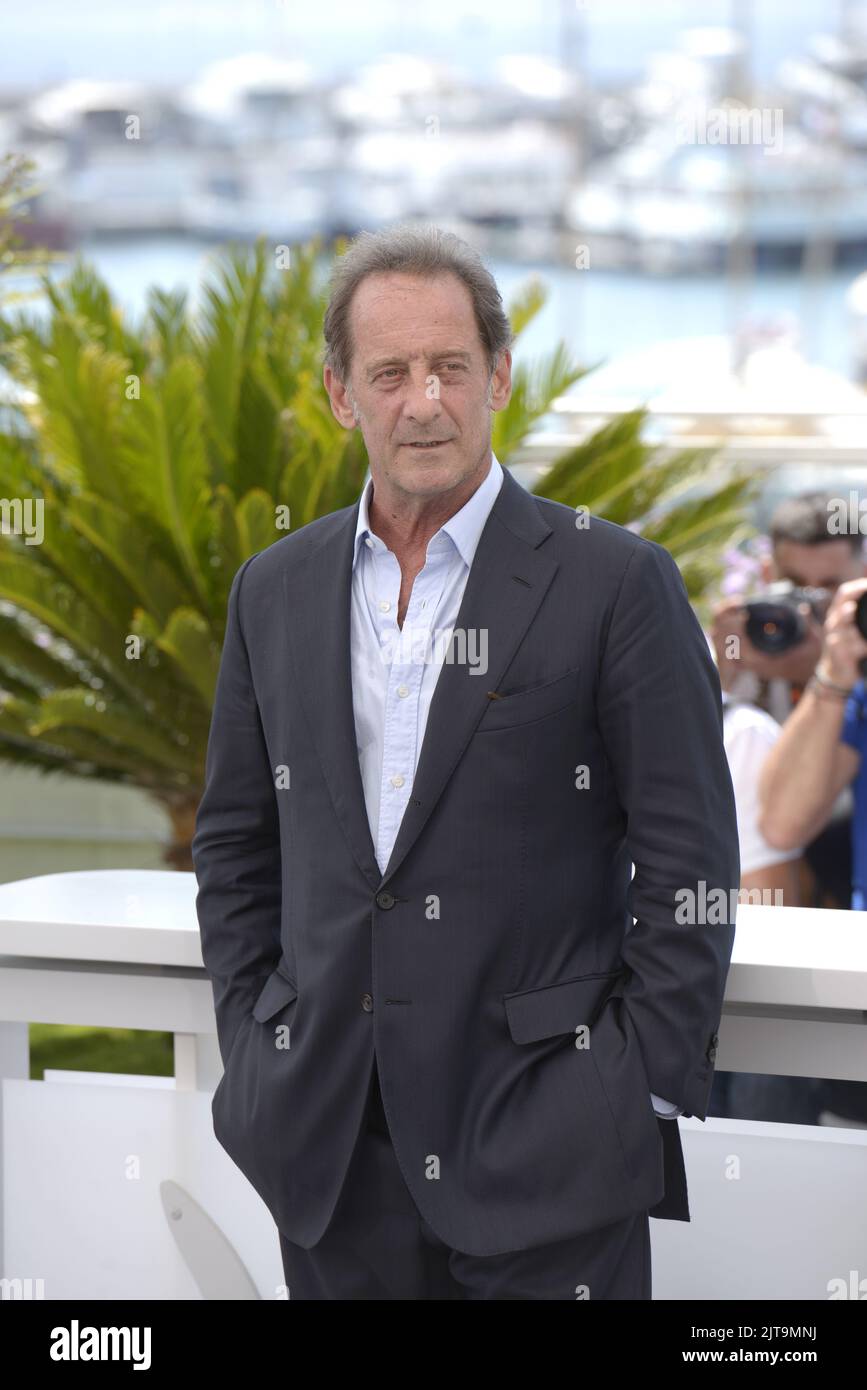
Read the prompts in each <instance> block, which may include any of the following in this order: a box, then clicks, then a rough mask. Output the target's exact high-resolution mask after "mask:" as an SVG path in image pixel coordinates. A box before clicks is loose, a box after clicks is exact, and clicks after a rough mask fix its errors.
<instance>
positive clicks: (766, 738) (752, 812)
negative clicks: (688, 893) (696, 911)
mask: <svg viewBox="0 0 867 1390" xmlns="http://www.w3.org/2000/svg"><path fill="white" fill-rule="evenodd" d="M722 701H723V740H724V743H725V750H726V757H727V758H728V763H729V772H730V773H731V777H732V786H733V787H734V793H735V806H736V809H737V817H738V843H739V846H740V855H741V888H742V889H743V890H747V891H750V890H753V889H761V890H770V891H769V892H768V894H767V896H766V895H765V892H764V891H763V893H762V899H761V901H763V902H764V901H767V902H769V903H778V902H779V903H781V904H782V903H784V904H785V905H786V906H787V907H797V906H798V905H799V902H800V893H799V882H798V868H799V861H800V858H801V855H802V853H803V850H802V849H801V848H800V847H799V848H796V849H788V850H781V849H775V848H774V846H773V845H770V844H769V843H768V841H767V840H766V839H765V837H764V836H763V835H762V833H761V831H760V829H759V811H760V807H759V791H758V788H759V773H760V772H761V769H762V764H763V762H764V760H765V758H766V757H767V756H768V753H769V752H770V750H771V749H772V748H773V746H774V744H775V743H776V741H777V739H778V738H779V736H780V725H779V724H778V723H777V721H776V719H774V718H773V717H772V716H771V715H770V714H767V713H766V712H765V710H762V709H759V708H758V706H757V705H753V704H749V703H746V702H742V701H739V700H735V699H732V697H731V696H730V695H729V694H728V692H726V691H723V692H722ZM775 890H779V897H777V896H776V894H775ZM745 901H750V899H747V898H746V896H745Z"/></svg>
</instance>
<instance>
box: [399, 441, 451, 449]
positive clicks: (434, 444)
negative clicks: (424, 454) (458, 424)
mask: <svg viewBox="0 0 867 1390" xmlns="http://www.w3.org/2000/svg"><path fill="white" fill-rule="evenodd" d="M450 442H451V441H450V440H448V439H431V440H428V442H427V443H424V444H422V443H414V442H410V443H409V444H407V445H406V448H407V449H441V448H442V446H443V445H444V444H449V443H450Z"/></svg>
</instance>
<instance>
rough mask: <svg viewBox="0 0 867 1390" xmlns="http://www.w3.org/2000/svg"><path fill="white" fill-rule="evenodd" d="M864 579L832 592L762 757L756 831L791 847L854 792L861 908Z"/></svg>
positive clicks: (865, 897) (856, 900)
mask: <svg viewBox="0 0 867 1390" xmlns="http://www.w3.org/2000/svg"><path fill="white" fill-rule="evenodd" d="M865 627H867V578H861V579H851V580H848V581H847V582H846V583H844V584H841V585H840V586H839V588H838V589H837V591H836V593H835V595H834V598H833V600H832V601H831V604H830V607H829V608H828V612H827V615H826V618H825V624H824V632H823V642H822V651H821V653H820V658H819V661H818V664H817V666H816V670H815V672H814V673H813V675H812V676H811V678H810V680H809V682H808V684H807V688H806V690H805V692H804V694H803V696H802V698H801V699H800V700H799V702H798V705H797V707H796V709H795V710H794V712H793V713H792V714H791V715H790V717H789V718H788V719H787V720H786V723H785V724H784V726H783V729H782V732H781V734H780V737H779V739H778V740H777V742H776V744H775V745H774V748H773V749H772V750H771V752H770V753H769V754H768V757H767V759H766V760H765V762H764V765H763V767H762V772H761V775H760V778H759V799H760V805H761V813H760V819H759V826H760V829H761V832H762V834H763V835H764V836H765V838H766V839H767V841H768V843H769V844H772V845H776V846H777V848H779V849H786V848H790V847H792V846H793V845H795V844H799V843H802V842H803V841H804V840H805V839H806V838H808V837H810V836H812V835H815V834H817V833H818V832H819V831H820V830H822V828H823V827H824V826H825V825H826V824H827V823H828V820H829V818H830V816H831V812H832V810H833V807H834V804H835V802H836V800H837V798H838V796H839V795H840V793H841V791H842V790H843V789H844V788H845V787H848V786H853V788H854V798H855V806H854V815H853V819H852V865H853V868H852V890H851V906H852V907H853V908H855V909H856V910H858V911H863V910H864V908H865V904H867V776H865V774H867V765H865V761H864V757H863V754H864V751H865V745H867V722H865V720H867V692H865V683H864V675H863V671H862V663H864V662H865V659H867V636H865V634H864V628H865Z"/></svg>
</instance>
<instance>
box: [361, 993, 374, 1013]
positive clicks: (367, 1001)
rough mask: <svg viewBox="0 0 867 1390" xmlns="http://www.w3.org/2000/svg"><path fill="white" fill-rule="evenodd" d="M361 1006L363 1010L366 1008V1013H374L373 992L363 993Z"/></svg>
mask: <svg viewBox="0 0 867 1390" xmlns="http://www.w3.org/2000/svg"><path fill="white" fill-rule="evenodd" d="M361 1007H362V1008H363V1010H364V1012H365V1013H366V1014H372V1013H373V995H372V994H362V996H361Z"/></svg>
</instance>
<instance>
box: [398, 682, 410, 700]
mask: <svg viewBox="0 0 867 1390" xmlns="http://www.w3.org/2000/svg"><path fill="white" fill-rule="evenodd" d="M397 693H398V695H399V696H400V698H401V699H404V697H405V696H407V695H408V694H409V686H408V685H399V686H398V687H397Z"/></svg>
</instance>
